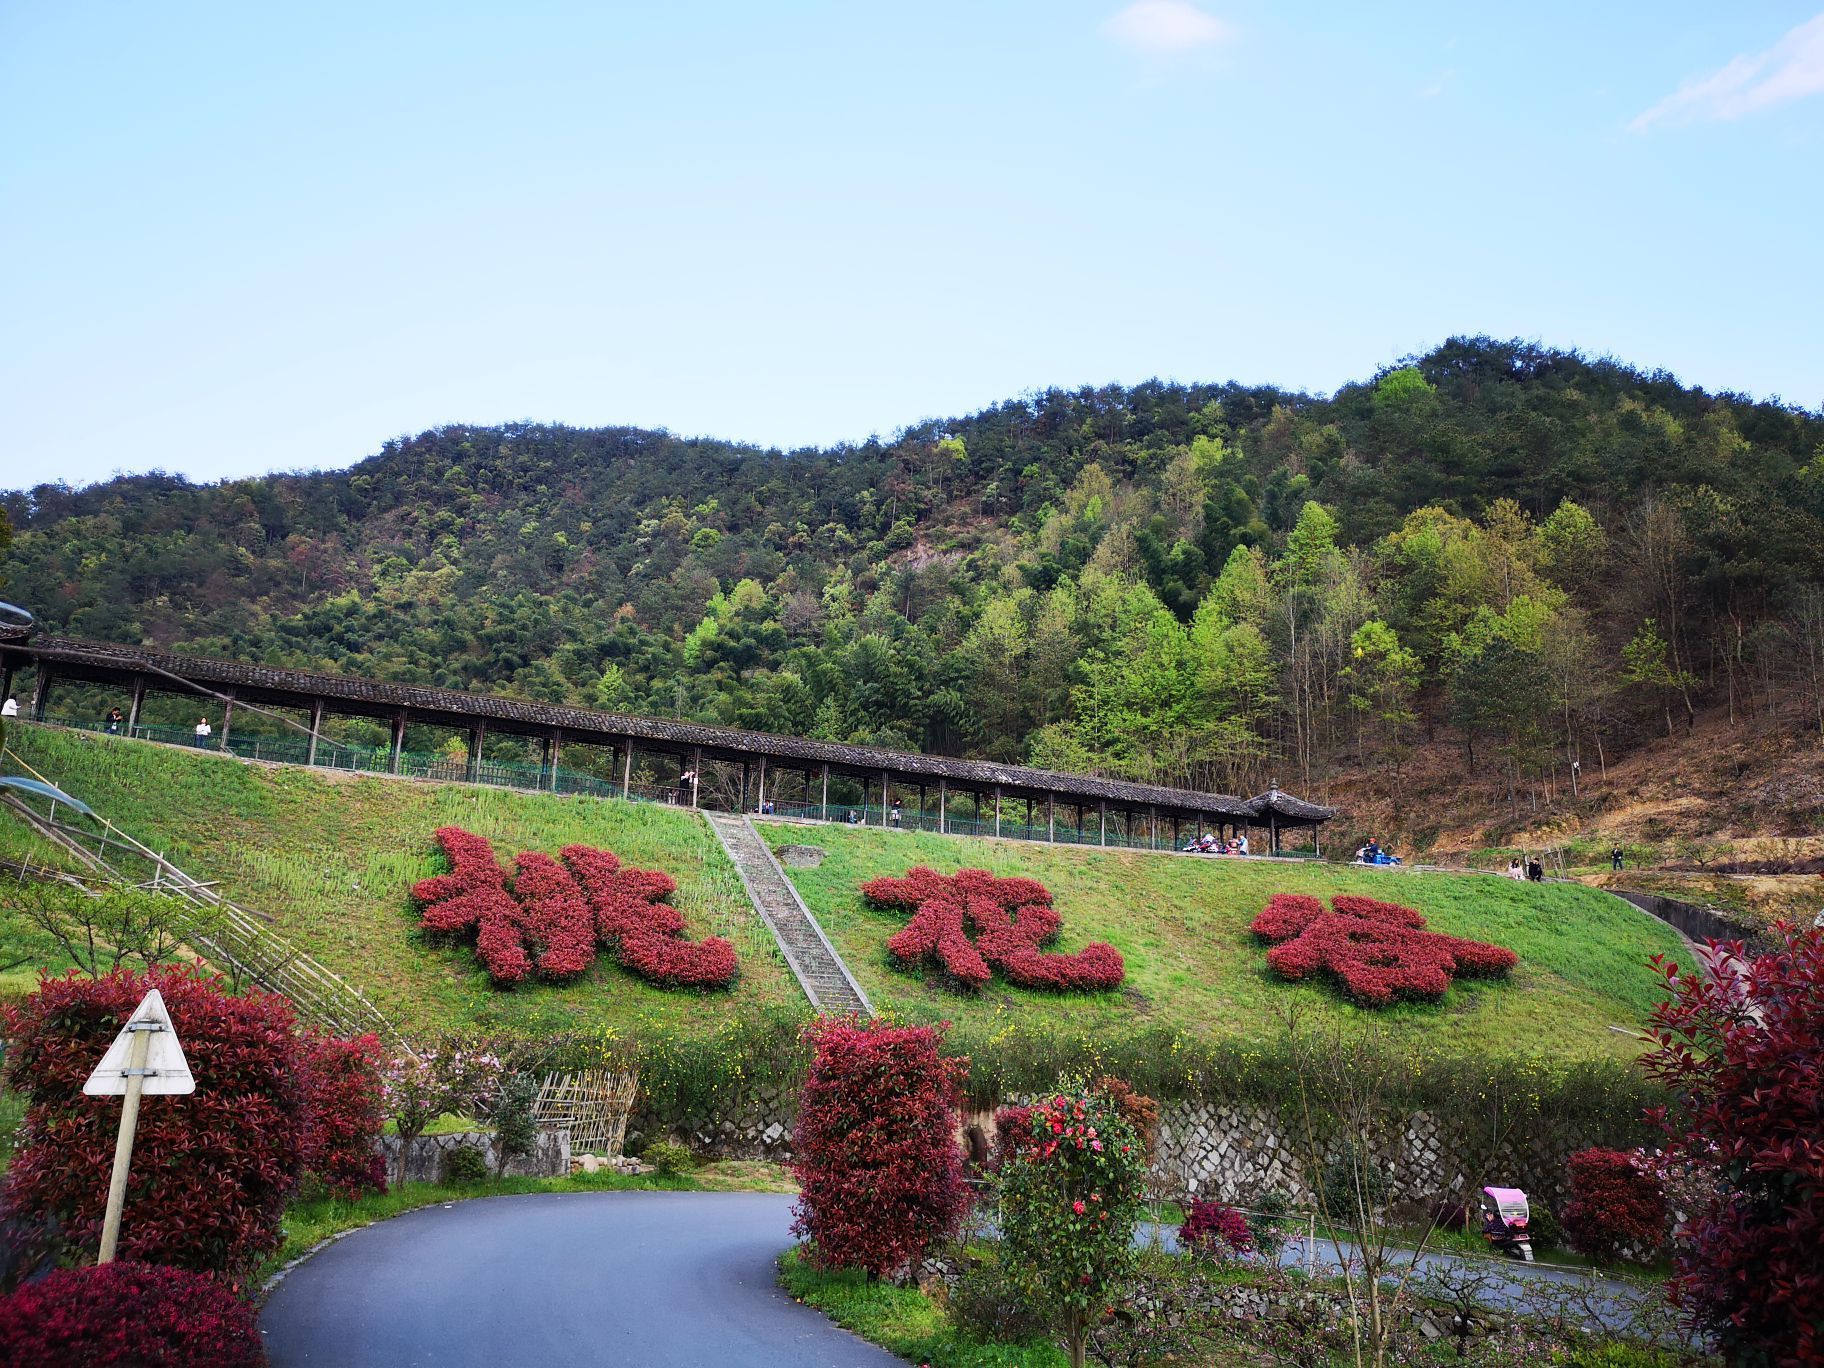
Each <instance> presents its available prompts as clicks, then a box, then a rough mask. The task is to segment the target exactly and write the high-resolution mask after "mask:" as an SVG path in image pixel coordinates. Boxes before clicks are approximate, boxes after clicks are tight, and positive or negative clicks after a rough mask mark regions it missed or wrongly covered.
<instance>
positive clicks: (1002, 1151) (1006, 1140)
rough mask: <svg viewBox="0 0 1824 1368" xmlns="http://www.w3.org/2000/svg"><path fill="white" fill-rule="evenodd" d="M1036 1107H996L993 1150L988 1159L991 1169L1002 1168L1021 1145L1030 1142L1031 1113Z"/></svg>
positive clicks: (1017, 1151)
mask: <svg viewBox="0 0 1824 1368" xmlns="http://www.w3.org/2000/svg"><path fill="white" fill-rule="evenodd" d="M1035 1110H1036V1108H1033V1107H1030V1106H1019V1105H1015V1106H1011V1107H997V1108H996V1109H995V1113H994V1152H993V1154H992V1155H991V1156H990V1158H989V1160H988V1167H990V1168H992V1169H1000V1168H1004V1167H1005V1166H1006V1164H1007V1161H1008V1160H1009V1159H1012V1158H1014V1157H1016V1156H1017V1155H1018V1154H1019V1152H1020V1147H1021V1146H1022V1145H1030V1144H1031V1143H1032V1114H1033V1112H1034V1111H1035Z"/></svg>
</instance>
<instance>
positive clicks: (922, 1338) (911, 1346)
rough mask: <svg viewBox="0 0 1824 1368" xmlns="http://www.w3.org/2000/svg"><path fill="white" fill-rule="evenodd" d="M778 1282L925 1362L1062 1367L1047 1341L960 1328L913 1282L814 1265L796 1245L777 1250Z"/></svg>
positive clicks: (951, 1367)
mask: <svg viewBox="0 0 1824 1368" xmlns="http://www.w3.org/2000/svg"><path fill="white" fill-rule="evenodd" d="M779 1282H780V1285H781V1286H783V1287H784V1288H785V1290H786V1291H787V1292H789V1293H790V1294H791V1295H792V1296H793V1297H794V1298H795V1299H796V1300H798V1301H801V1302H803V1303H804V1304H805V1305H806V1306H810V1307H815V1308H816V1309H817V1310H819V1311H821V1312H823V1314H824V1315H826V1316H828V1317H829V1318H830V1319H831V1320H833V1321H835V1322H836V1324H838V1325H840V1326H841V1327H842V1328H843V1329H844V1330H848V1331H850V1332H851V1333H853V1334H856V1335H859V1336H861V1338H863V1339H865V1340H867V1341H869V1342H870V1343H872V1344H878V1345H879V1346H880V1347H881V1348H883V1349H885V1350H887V1351H888V1352H890V1353H894V1354H898V1355H899V1356H900V1357H901V1358H904V1359H909V1360H910V1361H911V1362H913V1363H917V1364H922V1365H926V1368H1060V1366H1061V1365H1065V1364H1067V1363H1068V1362H1069V1360H1068V1359H1067V1358H1066V1357H1065V1356H1064V1354H1063V1353H1062V1352H1061V1351H1060V1350H1059V1349H1058V1348H1057V1347H1056V1346H1054V1345H1050V1344H997V1343H993V1342H990V1341H987V1340H979V1339H975V1338H973V1337H972V1336H969V1335H965V1334H963V1333H962V1332H961V1331H959V1330H958V1329H957V1328H956V1327H955V1326H954V1325H952V1324H951V1323H950V1322H949V1320H948V1319H947V1318H946V1317H945V1316H944V1313H943V1311H942V1309H940V1308H939V1307H938V1305H937V1304H936V1303H935V1302H933V1301H932V1300H931V1299H930V1298H929V1297H927V1296H926V1295H925V1294H924V1293H923V1292H921V1291H919V1290H918V1289H917V1288H916V1287H895V1286H894V1285H893V1284H891V1283H884V1282H879V1281H877V1280H870V1279H869V1278H868V1277H867V1275H866V1274H864V1273H861V1272H859V1271H856V1270H843V1271H840V1272H830V1271H826V1270H824V1269H819V1268H813V1267H812V1266H811V1265H810V1264H809V1263H807V1262H806V1261H805V1259H804V1257H803V1255H802V1253H801V1251H800V1250H798V1249H796V1248H794V1249H788V1250H787V1251H786V1252H785V1253H784V1254H782V1255H780V1256H779Z"/></svg>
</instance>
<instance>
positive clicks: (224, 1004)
mask: <svg viewBox="0 0 1824 1368" xmlns="http://www.w3.org/2000/svg"><path fill="white" fill-rule="evenodd" d="M151 988H157V989H158V990H159V991H160V993H162V994H163V995H164V1000H165V1006H166V1007H167V1008H168V1009H169V1010H170V1012H171V1020H172V1024H173V1025H174V1026H175V1027H176V1028H177V1035H178V1039H179V1041H180V1042H181V1043H182V1045H183V1048H184V1055H185V1057H186V1059H187V1060H188V1061H189V1064H190V1071H191V1073H192V1074H194V1075H195V1077H196V1091H195V1092H194V1093H192V1094H190V1095H188V1096H176V1097H148V1098H146V1099H145V1101H144V1102H143V1103H142V1104H141V1107H140V1113H139V1132H138V1137H137V1139H136V1140H135V1142H134V1147H133V1167H132V1170H131V1172H130V1174H129V1176H128V1179H127V1198H126V1213H125V1217H124V1219H123V1221H122V1223H121V1232H120V1255H121V1257H122V1258H123V1259H133V1260H139V1261H142V1262H145V1263H160V1264H173V1265H176V1266H178V1267H181V1268H189V1269H194V1270H197V1271H200V1272H215V1273H221V1274H224V1275H225V1276H227V1277H229V1278H233V1277H235V1276H237V1275H239V1274H241V1273H244V1272H245V1271H246V1270H247V1269H248V1268H250V1267H251V1266H252V1265H253V1264H254V1263H255V1262H256V1261H257V1260H258V1259H259V1258H260V1257H261V1256H262V1255H264V1254H265V1253H267V1252H268V1251H269V1250H272V1249H274V1248H276V1247H277V1246H278V1245H279V1243H280V1240H281V1234H280V1230H279V1218H280V1216H281V1215H282V1213H283V1212H284V1209H285V1203H286V1200H287V1199H288V1198H289V1197H290V1196H291V1193H292V1190H293V1189H294V1188H295V1187H296V1186H297V1183H298V1177H299V1173H300V1171H301V1169H302V1166H303V1164H302V1161H303V1153H302V1136H303V1134H304V1132H305V1130H306V1129H307V1127H306V1125H305V1120H306V1104H307V1098H306V1095H305V1089H304V1087H303V1086H302V1084H301V1081H300V1077H299V1072H300V1071H299V1041H298V1038H297V1034H296V1024H295V1022H294V1021H293V1019H292V1014H291V1006H290V1004H289V1003H287V1002H286V1001H284V999H282V998H277V997H271V996H268V995H266V994H263V993H257V992H256V993H249V994H248V995H246V996H245V997H230V996H228V995H227V994H226V993H224V992H223V991H222V989H221V985H220V980H218V979H216V978H214V977H213V976H210V975H206V974H203V973H200V972H197V971H193V970H187V969H181V968H177V967H173V966H167V967H162V968H158V969H154V970H152V971H151V972H149V973H145V974H135V973H128V972H125V971H122V972H119V973H114V974H109V975H108V976H107V977H105V978H100V979H85V978H78V977H74V976H72V977H70V978H62V979H47V980H45V981H44V982H43V983H42V984H40V986H39V988H38V991H37V992H36V993H35V994H33V995H32V996H31V997H29V998H27V999H25V1000H24V1001H23V1002H20V1003H17V1004H13V1005H10V1006H8V1007H7V1008H6V1009H5V1024H6V1033H7V1036H8V1038H9V1040H10V1041H11V1047H10V1050H9V1053H8V1058H7V1077H8V1081H9V1082H10V1084H11V1086H12V1087H14V1088H16V1089H18V1090H19V1091H21V1092H23V1093H24V1094H25V1097H26V1103H27V1108H26V1119H25V1126H24V1129H23V1131H22V1133H21V1143H20V1147H19V1150H18V1152H17V1153H16V1154H15V1155H14V1158H13V1165H12V1168H11V1170H10V1171H9V1172H8V1174H7V1177H6V1187H5V1190H4V1194H3V1196H4V1200H5V1204H6V1205H7V1206H9V1207H11V1208H13V1209H15V1210H17V1211H20V1212H22V1213H24V1214H26V1215H28V1216H34V1217H40V1218H42V1217H55V1219H56V1220H57V1222H58V1224H59V1225H60V1227H61V1230H62V1234H63V1237H64V1238H65V1239H66V1240H68V1241H69V1242H70V1243H72V1244H73V1245H75V1246H76V1247H77V1248H80V1249H83V1250H86V1251H87V1252H88V1253H89V1254H90V1255H91V1256H92V1255H93V1254H94V1253H95V1251H96V1250H97V1248H98V1247H99V1245H100V1242H101V1221H102V1215H103V1211H104V1209H105V1207H106V1205H107V1195H108V1175H109V1171H110V1168H111V1167H112V1164H113V1157H114V1137H115V1132H116V1130H117V1129H118V1127H119V1124H120V1107H121V1103H120V1100H119V1099H118V1098H112V1097H107V1098H97V1097H84V1096H83V1095H82V1085H83V1082H84V1081H85V1080H86V1079H87V1078H88V1076H89V1073H90V1071H91V1070H93V1069H94V1067H95V1064H96V1061H98V1060H99V1059H100V1058H101V1057H102V1054H103V1053H104V1052H105V1051H106V1050H107V1048H108V1045H109V1044H110V1043H111V1042H112V1041H113V1039H114V1037H115V1035H116V1034H117V1033H118V1032H119V1031H120V1028H121V1026H122V1025H124V1024H125V1022H126V1020H127V1018H128V1017H130V1016H131V1015H132V1014H133V1009H134V1008H135V1007H137V1006H138V1005H139V1001H140V999H141V998H142V997H144V996H145V994H146V992H147V990H148V989H151Z"/></svg>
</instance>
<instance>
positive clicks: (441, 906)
mask: <svg viewBox="0 0 1824 1368" xmlns="http://www.w3.org/2000/svg"><path fill="white" fill-rule="evenodd" d="M437 842H438V844H439V845H441V846H442V847H443V851H444V854H445V855H447V856H448V857H449V861H450V872H449V873H448V874H440V875H437V876H436V877H435V878H430V879H423V880H420V881H419V882H418V883H417V884H416V885H415V886H414V887H413V888H412V897H413V898H414V899H416V900H417V901H418V902H419V903H420V904H422V905H423V914H422V917H421V919H420V922H419V925H420V926H421V927H422V928H423V929H424V930H426V931H431V932H435V933H437V934H440V935H448V936H453V935H466V934H468V933H469V932H471V931H472V932H473V933H474V935H475V953H476V956H477V957H478V958H479V959H480V960H481V962H482V964H483V966H484V967H485V968H486V969H487V971H488V977H489V978H491V979H492V980H493V981H494V983H495V985H496V986H499V987H510V986H511V985H513V984H515V983H519V982H521V981H522V980H524V979H526V978H529V977H530V976H531V975H532V974H533V973H534V972H536V973H537V974H538V976H539V977H540V978H543V979H547V980H549V981H551V982H553V983H563V982H566V981H568V980H570V979H574V978H576V977H577V976H578V975H580V974H583V973H586V972H587V971H588V969H589V966H590V965H592V964H594V963H595V954H596V947H597V944H598V943H599V944H600V945H602V946H604V947H606V948H607V950H608V951H609V952H610V953H611V954H612V955H614V957H615V958H616V959H618V960H619V961H620V962H621V964H622V965H623V966H625V967H626V968H628V969H630V970H632V971H633V972H634V973H636V974H638V975H639V976H640V977H641V978H643V979H646V980H648V981H649V982H651V983H656V984H660V985H663V986H666V987H674V988H726V987H728V986H729V985H730V984H731V983H733V982H734V980H735V972H736V968H737V965H736V961H735V948H734V946H732V945H730V944H729V943H728V942H727V941H726V940H723V939H721V938H720V937H717V936H710V937H708V938H707V939H705V940H701V941H689V940H685V939H684V915H683V913H681V912H679V911H678V909H677V908H675V907H672V906H671V905H670V904H668V903H667V902H666V901H665V899H667V898H669V897H670V896H671V895H672V894H673V893H674V892H675V891H676V890H677V884H676V883H674V882H673V881H672V880H671V878H670V877H669V876H667V875H665V874H661V873H659V872H658V871H657V870H651V869H629V868H625V867H623V866H622V864H621V862H620V859H619V858H618V857H617V856H615V855H613V854H612V853H610V852H609V851H606V850H596V849H594V848H593V847H590V846H581V845H572V846H565V847H564V849H563V850H562V851H561V852H560V854H561V855H562V857H563V863H562V864H559V863H558V861H556V860H554V859H552V858H551V857H550V856H549V855H541V854H539V853H537V852H536V851H526V852H523V853H522V854H520V856H519V857H518V859H517V860H516V861H515V862H514V869H515V873H514V877H513V880H512V883H511V886H509V884H508V881H507V874H506V871H505V870H504V869H502V868H501V866H500V863H499V861H498V860H496V859H495V857H494V847H493V846H492V845H491V844H489V842H488V841H487V840H486V839H485V838H484V837H481V836H477V835H475V834H474V833H473V832H468V831H464V830H463V829H462V828H461V827H439V828H437ZM566 866H567V867H566Z"/></svg>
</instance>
